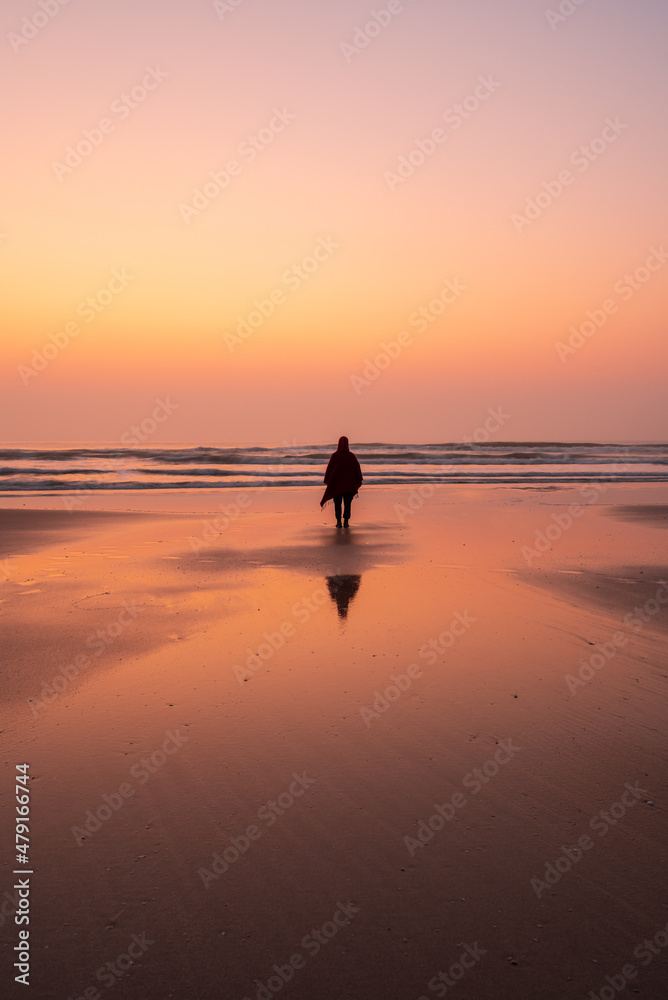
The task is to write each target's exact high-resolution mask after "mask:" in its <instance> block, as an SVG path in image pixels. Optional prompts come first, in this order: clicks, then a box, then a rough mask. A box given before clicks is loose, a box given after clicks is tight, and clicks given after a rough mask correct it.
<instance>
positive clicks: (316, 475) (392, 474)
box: [0, 441, 668, 493]
mask: <svg viewBox="0 0 668 1000" xmlns="http://www.w3.org/2000/svg"><path fill="white" fill-rule="evenodd" d="M334 447H335V446H334V445H333V444H331V443H330V444H326V445H296V444H292V445H285V444H284V445H280V446H267V447H260V446H253V447H229V446H226V447H214V446H211V445H205V446H198V445H183V444H174V445H161V446H160V447H148V446H146V447H143V446H139V447H118V446H115V445H97V444H71V445H62V444H58V445H52V444H40V445H32V446H30V447H19V446H16V447H6V448H4V449H2V450H0V492H5V493H35V492H39V493H59V492H63V491H65V492H66V491H76V490H86V491H90V490H196V489H215V488H220V487H225V488H234V489H243V488H246V487H247V488H251V487H259V486H275V487H281V486H292V487H300V486H304V487H305V486H315V485H318V484H321V483H322V478H323V473H324V470H325V467H326V465H327V460H328V458H329V456H330V454H331V452H332V450H333V449H334ZM353 450H354V451H355V454H356V455H357V457H358V458H359V460H360V464H361V466H362V472H363V474H364V482H365V483H366V484H367V485H376V486H394V485H418V486H419V485H420V484H424V483H453V484H456V483H497V484H501V483H508V484H514V485H516V486H521V485H525V484H531V483H535V484H552V485H559V484H568V483H580V482H583V481H590V482H597V481H610V482H619V483H641V482H642V483H663V482H667V481H668V445H667V444H632V445H620V444H573V443H571V444H562V443H554V442H551V443H548V442H532V443H529V444H527V443H525V442H507V441H506V442H495V443H490V442H487V443H481V444H476V443H471V444H464V443H457V444H382V443H375V442H372V443H369V444H355V446H354V449H353Z"/></svg>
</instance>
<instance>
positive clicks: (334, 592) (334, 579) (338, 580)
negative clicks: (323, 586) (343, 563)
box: [327, 573, 362, 620]
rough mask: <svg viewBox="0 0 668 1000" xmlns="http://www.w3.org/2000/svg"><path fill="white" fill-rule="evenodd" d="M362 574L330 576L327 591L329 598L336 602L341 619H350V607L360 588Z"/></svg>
mask: <svg viewBox="0 0 668 1000" xmlns="http://www.w3.org/2000/svg"><path fill="white" fill-rule="evenodd" d="M361 579H362V576H361V574H360V573H353V574H350V575H348V576H328V577H327V589H328V590H329V596H330V597H331V598H332V600H333V601H335V602H336V611H337V614H338V616H339V618H342V619H344V620H345V619H346V618H347V617H348V605H349V604H350V602H351V601H352V599H353V597H354V596H355V594H356V593H357V591H358V590H359V587H360V580H361Z"/></svg>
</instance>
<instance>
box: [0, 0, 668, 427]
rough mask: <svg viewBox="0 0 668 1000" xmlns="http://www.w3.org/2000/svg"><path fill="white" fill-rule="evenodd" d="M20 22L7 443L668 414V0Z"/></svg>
mask: <svg viewBox="0 0 668 1000" xmlns="http://www.w3.org/2000/svg"><path fill="white" fill-rule="evenodd" d="M388 8H389V12H388ZM560 9H561V10H562V11H568V10H569V9H570V10H572V13H571V14H563V13H562V14H559V11H560ZM372 11H375V12H376V14H377V17H376V18H375V19H374V18H373V17H372V14H371V12H372ZM550 12H553V13H552V15H551V14H550ZM26 19H27V20H26ZM0 22H1V24H0V27H1V29H2V30H1V32H0V34H1V35H2V44H3V45H4V49H5V51H4V58H3V60H2V69H1V70H0V72H1V75H2V91H3V94H4V95H5V100H4V102H3V103H4V108H3V114H2V119H3V130H2V131H3V147H4V157H3V159H4V167H5V180H4V185H3V204H2V210H1V212H0V255H1V258H0V260H1V264H2V269H3V279H4V280H3V295H2V307H1V308H2V345H3V359H4V363H3V366H2V375H1V379H2V381H1V385H0V390H1V391H0V408H1V410H0V412H1V413H2V427H3V437H4V438H5V440H6V441H16V442H24V441H41V442H46V441H105V442H114V441H118V440H119V439H120V437H121V435H122V434H123V432H125V431H126V430H127V429H128V427H129V426H131V425H132V424H136V423H137V422H138V421H140V420H141V419H142V418H144V417H146V416H148V415H149V414H150V413H151V411H152V410H153V408H154V407H155V405H156V403H155V400H156V399H169V400H171V401H172V402H173V403H174V404H176V405H177V406H178V409H177V410H176V412H175V413H174V414H173V415H172V416H170V418H169V419H168V420H166V421H165V422H164V423H163V424H161V426H160V428H159V430H158V431H157V433H156V435H155V438H154V440H153V441H152V442H151V443H157V442H159V441H188V442H193V443H200V442H202V443H216V442H217V443H232V442H256V443H266V444H272V443H280V442H282V441H284V440H290V441H292V440H295V441H297V442H304V443H308V442H318V441H330V440H334V439H336V438H337V437H338V435H339V434H341V433H345V434H347V435H348V436H349V437H350V439H351V442H360V441H395V442H410V441H421V442H428V441H432V442H443V441H453V440H459V439H461V438H462V437H463V436H465V435H468V434H472V433H473V431H474V430H475V428H477V427H479V426H480V425H481V424H482V423H483V421H484V420H485V418H486V416H487V414H488V409H489V408H492V409H496V408H498V407H502V408H503V410H504V411H505V413H507V414H509V415H510V418H509V419H508V420H507V422H506V423H505V426H504V427H503V430H502V432H500V433H499V434H498V435H497V438H498V439H505V440H515V441H517V440H560V441H569V440H573V441H592V440H605V441H611V440H616V441H622V442H625V441H633V440H664V439H665V437H666V417H667V416H668V402H667V397H668V394H667V393H666V388H665V381H666V378H665V373H666V367H667V362H668V346H667V339H668V338H667V337H666V302H667V298H668V295H667V289H668V280H667V279H668V254H666V253H665V251H664V247H665V250H668V218H667V212H666V176H668V148H667V146H668V142H667V139H666V130H665V116H666V111H665V109H666V78H667V76H668V52H667V48H668V45H667V39H668V6H667V5H666V3H665V0H645V2H637V3H630V2H622V0H585V2H582V3H580V4H579V5H576V4H572V3H568V2H563V0H555V2H552V3H550V2H549V0H548V2H546V0H403V2H400V0H391V2H390V3H388V2H387V0H380V2H379V3H378V4H375V5H371V4H370V3H369V2H368V0H337V2H336V3H325V2H321V0H310V2H307V0H301V2H297V0H282V2H280V3H277V2H275V0H274V2H271V0H233V2H230V3H225V2H218V3H211V2H208V0H142V2H141V3H138V2H137V0H69V2H68V3H66V4H65V5H64V6H60V5H59V4H58V0H42V5H40V3H39V0H5V3H3V5H2V11H1V12H0ZM380 22H383V23H382V24H381V23H380ZM385 22H387V23H385ZM365 25H370V27H369V28H368V29H367V28H365ZM357 29H361V31H358V30H357ZM30 36H33V37H30ZM476 94H477V96H476ZM458 105H459V106H460V107H459V110H458V109H457V106H458ZM462 111H464V112H465V114H462V113H461V112H462ZM101 123H102V124H101ZM439 129H440V130H441V131H440V132H438V131H437V133H436V135H437V136H438V138H439V140H440V141H438V142H434V141H433V140H431V143H430V142H429V141H427V142H425V140H427V139H428V137H429V136H431V135H432V133H433V132H434V130H439ZM85 133H88V136H87V137H86V134H85ZM253 136H256V137H258V138H257V139H250V140H249V138H248V137H253ZM418 140H420V141H421V143H422V152H420V148H419V146H418V145H417V141H418ZM583 146H584V147H588V149H589V153H588V154H587V153H582V152H579V150H580V147H583ZM68 147H69V148H70V149H69V153H68ZM253 147H255V148H253ZM432 147H433V152H432ZM77 148H78V151H77ZM402 157H404V158H405V159H404V160H403V161H402V160H401V158H402ZM230 161H234V162H235V163H236V166H233V167H232V169H231V171H230V176H229V183H227V185H226V186H225V188H224V190H218V191H217V190H216V184H215V183H214V182H213V181H212V179H211V176H210V175H211V172H213V173H217V172H220V171H225V169H226V166H228V165H229V164H230ZM421 161H423V162H421ZM401 163H403V168H402V170H403V174H404V175H405V176H403V177H402V176H400V171H399V167H400V164H401ZM564 171H567V172H568V174H565V173H564ZM560 175H561V180H559V177H560ZM220 176H221V178H222V177H223V175H220ZM223 179H224V178H223ZM207 185H208V187H207ZM197 189H199V190H200V192H202V193H201V194H200V196H199V199H196V191H197ZM539 195H540V197H539V200H538V206H537V208H536V209H534V210H531V209H530V213H531V214H532V215H533V216H534V218H533V219H528V218H527V201H528V200H529V199H530V200H533V201H534V203H535V199H536V198H537V196H539ZM523 220H524V221H523ZM316 247H318V248H319V250H318V256H319V257H320V259H317V256H316V257H313V256H312V255H313V251H314V249H315V248H316ZM302 262H305V263H302ZM309 269H310V271H309ZM634 275H635V276H634ZM119 276H120V277H119ZM626 276H630V280H629V278H627V277H626ZM447 282H450V286H449V287H450V288H452V287H455V288H456V289H458V292H457V294H456V295H453V294H452V292H448V291H447V285H446V283H447ZM110 283H111V284H110ZM444 287H446V293H445V297H446V298H448V299H452V301H449V302H447V304H443V303H439V302H437V303H436V306H435V307H434V308H433V310H432V307H430V305H429V304H430V302H432V301H433V300H435V299H437V298H438V296H439V295H440V294H441V292H442V290H443V289H444ZM110 288H111V291H109V289H110ZM272 293H273V296H274V300H275V301H274V302H273V303H272V304H271V305H270V302H271V296H272ZM89 297H92V298H93V299H94V307H90V306H86V304H85V303H86V300H87V299H89ZM107 300H110V301H107ZM255 301H257V302H260V303H261V304H262V305H261V307H260V308H264V311H265V312H269V311H270V309H272V308H273V312H272V314H271V315H268V316H266V318H265V317H262V316H261V313H260V315H259V316H258V314H257V309H258V307H257V306H256V305H255ZM82 303H83V305H82ZM441 305H443V308H442V311H440V310H441ZM98 309H99V311H97V310H98ZM421 309H426V310H428V313H427V315H428V316H429V320H428V321H425V322H422V323H420V322H419V314H420V310H421ZM254 310H255V311H256V315H255V316H254V321H256V326H255V327H254V328H253V332H252V335H251V336H248V337H246V338H244V337H243V336H239V335H238V332H237V331H238V328H239V322H240V319H247V318H248V316H249V314H251V313H252V312H253V311H254ZM436 310H438V311H439V314H438V315H436ZM588 311H589V313H591V314H592V316H590V317H588ZM423 316H424V313H423ZM411 317H412V320H411ZM592 317H593V318H592ZM258 319H261V320H262V321H261V322H257V321H258ZM588 319H589V322H590V323H592V324H593V326H592V327H586V328H585V329H587V330H589V331H590V332H592V331H593V333H592V335H591V336H587V337H585V336H582V335H581V336H580V338H579V340H578V339H577V338H575V339H574V340H573V341H572V344H571V345H570V346H571V350H570V351H568V352H565V351H564V350H563V349H559V348H558V345H559V344H562V345H569V337H572V330H570V328H571V327H576V328H578V327H580V326H581V325H582V324H583V323H585V321H587V320H588ZM68 324H69V327H68ZM72 324H76V329H77V330H78V332H77V333H76V335H70V333H71V331H73V330H74V329H75V327H74V326H73V325H72ZM68 329H69V331H70V333H68V332H67V331H68ZM241 329H242V330H243V329H247V328H245V327H243V326H242V327H241ZM402 331H407V333H408V334H409V335H410V338H411V339H410V342H408V339H409V338H408V336H406V337H404V338H403V339H404V344H403V345H402V344H401V342H400V341H397V338H398V337H399V336H400V335H401V334H402ZM52 338H53V339H52ZM383 343H385V344H389V345H390V347H392V345H393V344H394V345H397V346H394V347H393V351H394V353H395V354H396V357H394V358H393V359H392V360H391V361H390V363H389V364H388V365H387V367H386V368H385V369H384V370H383V371H381V372H380V373H379V374H378V377H377V378H370V377H368V376H369V374H370V372H371V374H373V370H372V369H369V368H366V376H365V374H364V373H365V365H366V362H367V360H373V359H374V357H376V356H377V355H378V354H379V353H381V352H382V351H383V350H384V348H383V347H382V346H381V345H382V344H383ZM573 344H581V346H576V347H573ZM46 345H50V346H49V347H48V348H47V346H46ZM45 349H46V354H45ZM40 359H41V360H40ZM381 363H383V362H381ZM353 376H355V377H356V378H353ZM357 379H365V382H364V383H360V382H359V381H357Z"/></svg>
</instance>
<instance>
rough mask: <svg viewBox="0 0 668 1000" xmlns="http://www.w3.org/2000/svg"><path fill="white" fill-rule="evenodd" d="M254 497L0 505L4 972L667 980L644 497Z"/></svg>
mask: <svg viewBox="0 0 668 1000" xmlns="http://www.w3.org/2000/svg"><path fill="white" fill-rule="evenodd" d="M316 492H317V491H316ZM248 498H250V500H249V502H248V503H247V504H246V505H245V506H244V507H238V508H237V512H236V513H234V512H233V511H232V512H231V510H230V509H229V508H228V514H230V515H231V516H227V515H226V514H221V511H220V510H219V508H218V504H219V503H220V502H225V503H228V504H229V503H233V502H234V499H235V497H234V494H232V495H228V494H226V493H224V492H223V491H220V492H218V493H206V494H205V493H204V492H202V493H201V494H189V495H185V496H184V495H181V496H179V495H177V494H165V495H162V496H156V495H155V494H152V495H150V496H149V495H137V494H134V495H132V496H131V497H130V496H120V495H112V494H109V495H101V494H100V495H94V496H92V497H90V498H87V499H86V502H85V507H86V509H84V510H79V511H75V512H71V513H70V512H67V511H65V510H64V509H62V507H61V505H60V502H59V500H58V498H54V497H42V498H27V499H25V503H26V509H21V510H9V509H4V510H0V532H1V534H0V539H1V543H0V569H1V572H0V579H3V583H2V588H1V590H0V615H1V616H2V626H3V636H4V639H3V646H4V650H3V652H4V654H5V655H4V656H3V667H2V682H3V683H2V690H3V696H4V706H3V722H2V729H3V733H2V738H3V741H4V742H3V746H4V748H5V753H4V754H3V766H4V777H3V781H2V785H1V789H0V795H1V801H2V806H3V810H2V817H3V819H2V830H1V831H0V836H1V838H2V839H1V842H2V844H3V845H8V844H9V843H10V837H11V838H13V809H14V796H13V777H14V770H13V768H14V764H15V763H18V762H21V761H24V760H25V761H27V762H29V764H30V770H31V774H32V777H33V780H32V781H31V798H32V825H31V860H32V862H33V868H34V871H35V875H34V876H33V877H32V886H31V889H32V893H31V922H30V942H31V950H32V976H31V985H32V995H33V996H34V997H39V998H40V1000H41V998H44V1000H50V998H61V997H62V998H66V997H72V998H75V997H82V996H86V997H94V996H95V995H96V991H99V995H101V996H106V994H107V989H111V988H112V987H113V988H114V989H115V991H116V992H115V993H114V994H113V996H118V997H123V998H128V1000H134V998H143V1000H146V998H150V1000H153V998H156V1000H158V998H159V1000H163V998H167V997H173V998H176V1000H214V998H215V1000H218V998H221V997H225V998H228V997H229V998H239V1000H242V998H244V997H249V998H253V1000H255V998H256V997H259V998H266V997H271V996H280V997H285V998H290V1000H302V998H303V1000H312V998H332V1000H334V998H336V1000H341V998H346V997H350V998H354V1000H362V998H364V1000H376V998H378V1000H381V998H382V1000H393V998H396V1000H418V998H420V997H425V996H426V997H435V996H445V995H446V993H445V992H443V991H444V989H445V990H446V991H447V995H448V996H453V997H457V998H460V1000H467V998H468V1000H488V998H489V1000H497V998H498V1000H505V998H511V997H512V998H536V1000H539V998H541V1000H542V998H545V1000H548V998H549V1000H569V998H571V997H572V998H580V997H583V998H584V997H587V996H589V995H590V991H592V990H593V991H594V995H600V991H601V990H604V993H603V996H604V997H605V996H606V993H605V988H606V987H607V988H608V990H611V989H613V988H616V987H615V986H614V984H615V983H617V985H618V986H619V983H620V982H621V979H624V980H626V977H627V976H628V985H627V984H626V982H625V983H622V986H621V987H619V989H621V988H622V987H624V986H625V987H626V989H627V990H628V993H629V995H633V996H639V997H644V998H648V1000H650V998H651V1000H656V998H658V997H661V996H663V995H664V993H665V991H666V985H667V984H668V947H664V945H662V944H661V943H660V942H662V941H663V940H664V938H663V937H662V936H661V935H662V933H663V932H664V930H665V928H666V924H667V923H668V910H667V909H666V906H665V903H664V901H663V893H662V889H661V884H662V881H663V879H664V877H665V844H666V842H667V832H668V831H667V826H668V824H667V823H666V772H665V750H666V735H665V719H666V675H667V673H668V670H667V666H668V663H667V661H668V657H667V656H666V642H665V631H666V622H667V620H668V613H667V612H666V608H667V607H668V603H666V601H668V583H666V584H665V585H664V583H663V581H668V552H667V551H666V541H667V539H668V536H667V535H666V533H665V525H666V520H665V514H666V510H667V507H666V501H667V500H668V497H667V496H666V491H665V490H664V489H662V488H661V489H660V488H657V487H646V488H640V487H638V488H629V487H620V486H616V485H610V486H609V487H607V488H606V491H605V494H604V495H601V496H600V497H599V499H598V502H597V503H586V504H584V505H583V508H582V510H581V512H580V513H579V514H578V516H576V517H570V521H571V523H570V524H569V523H568V516H567V514H568V511H569V509H570V508H569V505H572V504H574V503H578V502H580V504H582V498H581V497H580V495H579V491H578V490H577V489H573V490H539V489H530V490H518V489H510V488H508V489H502V488H493V489H490V488H487V487H479V488H474V487H458V488H452V487H447V488H446V487H442V488H440V489H438V490H437V491H436V492H435V493H434V495H433V496H430V497H428V498H426V499H424V500H423V499H422V498H420V497H419V496H417V494H411V491H410V490H408V489H400V488H396V489H374V488H367V489H365V490H364V491H363V493H362V495H361V497H360V499H359V500H358V501H355V504H354V506H353V522H352V527H351V529H350V530H349V531H348V532H342V531H340V532H337V531H336V530H335V529H334V528H333V526H332V522H333V515H332V514H331V512H330V511H325V512H324V513H319V512H318V508H317V497H314V496H313V495H311V494H307V493H305V492H304V491H298V490H289V489H285V490H266V491H259V492H258V493H254V492H253V491H249V492H248V494H247V495H246V499H248ZM3 502H4V503H5V505H7V502H8V501H7V500H6V499H5V500H4V501H3ZM13 502H14V503H16V501H15V500H14V501H13ZM40 504H41V505H42V506H44V507H51V508H55V509H51V510H44V511H42V512H39V511H38V510H37V508H38V507H39V506H40ZM397 505H398V506H397ZM58 508H60V509H58ZM93 508H97V510H94V509H93ZM124 508H125V510H124ZM130 508H132V509H131V510H130ZM216 519H218V520H217V521H216ZM553 526H554V527H553ZM541 538H546V539H547V544H546V547H545V548H544V550H542V549H543V543H542V542H541V541H540V539H541ZM541 550H542V551H541ZM532 552H533V553H534V554H533V555H532V554H531V553H532ZM664 599H665V600H664ZM615 637H616V638H615ZM578 845H580V846H579V847H578ZM0 856H1V860H2V868H1V869H0V877H1V878H2V884H0V897H1V898H2V901H3V903H2V904H1V905H0V925H1V926H0V941H1V946H2V950H3V955H4V959H5V966H7V965H11V961H13V959H10V957H9V956H10V955H11V954H12V948H13V946H14V944H15V943H16V940H17V928H16V927H15V925H14V923H13V913H12V912H11V911H12V907H13V905H14V901H13V890H12V886H13V884H14V878H15V877H14V876H13V875H12V871H13V867H14V858H13V854H9V853H8V851H7V850H6V848H3V850H2V852H0ZM5 892H7V893H8V894H9V895H8V896H5V895H4V894H5ZM133 936H134V937H133ZM655 937H656V941H654V940H653V939H655ZM645 939H649V940H650V942H651V947H649V946H647V947H646V946H644V945H643V944H642V942H643V941H644V940H645ZM665 941H666V944H668V937H665ZM638 949H639V950H638ZM648 949H649V950H648ZM634 950H635V955H634ZM654 952H656V954H654ZM127 955H129V956H131V957H130V958H127V959H126V958H125V956H127ZM647 956H649V959H648V957H647ZM117 960H118V964H116V963H117ZM130 962H131V963H132V964H129V963H130ZM106 963H111V966H109V965H107V964H106ZM124 966H126V968H123V967H124ZM276 966H277V967H278V970H277V969H276V968H275V967H276ZM624 966H626V972H625V973H623V972H622V971H621V970H622V968H623V967H624ZM631 967H633V970H634V971H635V975H633V976H632V970H631ZM448 970H451V971H448ZM441 972H442V973H443V977H444V978H442V979H441V980H440V981H439V980H438V976H439V973H441ZM434 977H436V978H434ZM606 977H609V978H606ZM615 977H617V978H615ZM620 977H621V978H620ZM611 982H612V985H610V983H611ZM10 985H13V984H10ZM20 989H21V988H20V987H19V986H16V987H14V989H10V993H9V995H11V996H13V995H14V994H16V995H17V996H20V995H24V994H22V993H21V992H20ZM86 991H88V992H86ZM609 995H611V994H609Z"/></svg>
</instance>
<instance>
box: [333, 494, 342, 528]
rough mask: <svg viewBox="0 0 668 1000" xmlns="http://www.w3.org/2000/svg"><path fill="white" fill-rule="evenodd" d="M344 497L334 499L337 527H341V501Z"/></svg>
mask: <svg viewBox="0 0 668 1000" xmlns="http://www.w3.org/2000/svg"><path fill="white" fill-rule="evenodd" d="M342 500H343V497H334V513H335V514H336V526H337V528H340V527H341V501H342Z"/></svg>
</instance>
